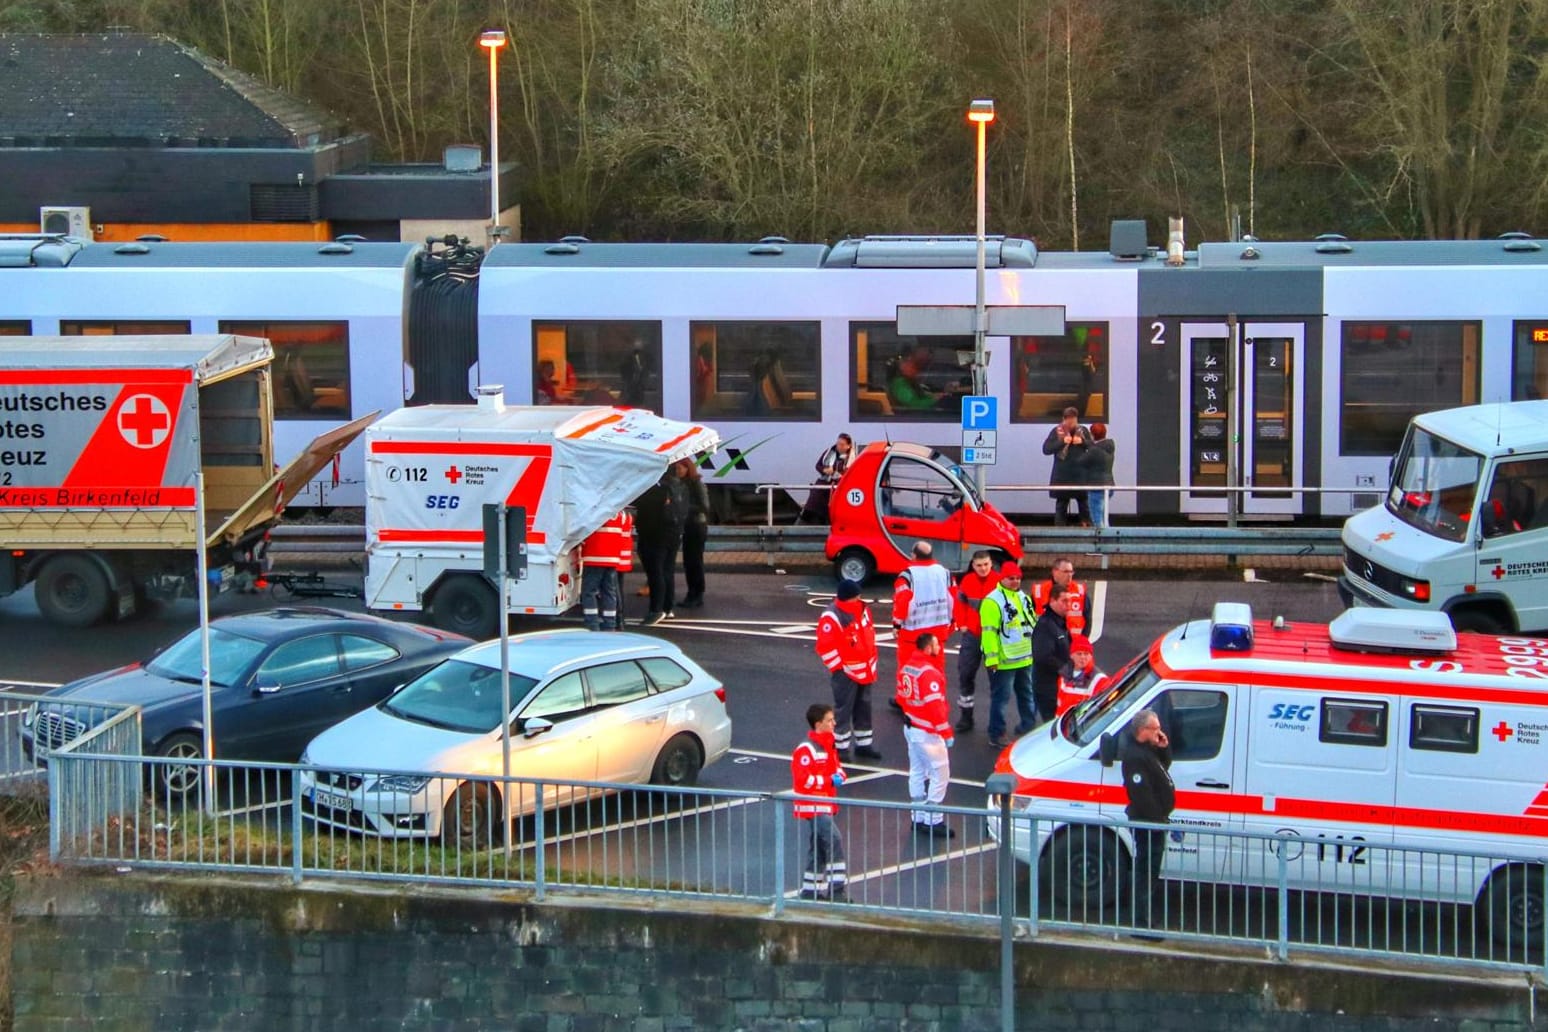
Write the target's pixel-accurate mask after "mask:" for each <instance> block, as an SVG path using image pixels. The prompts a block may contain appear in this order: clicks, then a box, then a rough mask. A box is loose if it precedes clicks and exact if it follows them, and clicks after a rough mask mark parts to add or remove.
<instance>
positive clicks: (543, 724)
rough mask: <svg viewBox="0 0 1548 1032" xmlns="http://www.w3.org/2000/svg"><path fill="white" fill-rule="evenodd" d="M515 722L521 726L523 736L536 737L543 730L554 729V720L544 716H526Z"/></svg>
mask: <svg viewBox="0 0 1548 1032" xmlns="http://www.w3.org/2000/svg"><path fill="white" fill-rule="evenodd" d="M517 723H518V724H519V725H520V726H521V734H522V737H523V738H536V737H537V736H538V735H540V734H542V733H543V732H545V731H552V730H553V729H554V722H553V721H552V720H549V719H547V718H546V717H527V718H525V719H522V720H518V721H517Z"/></svg>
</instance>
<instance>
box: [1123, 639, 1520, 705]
mask: <svg viewBox="0 0 1548 1032" xmlns="http://www.w3.org/2000/svg"><path fill="white" fill-rule="evenodd" d="M1150 665H1151V667H1152V668H1154V669H1155V671H1156V673H1158V674H1160V675H1161V676H1162V677H1164V678H1166V679H1168V680H1178V681H1194V682H1204V683H1207V684H1237V685H1239V684H1252V685H1257V686H1260V687H1263V688H1290V689H1294V690H1297V691H1305V692H1324V693H1326V692H1334V693H1335V694H1343V695H1388V696H1392V695H1398V696H1402V697H1403V698H1406V699H1446V700H1455V701H1458V702H1498V703H1504V704H1507V705H1511V706H1532V707H1534V708H1537V709H1542V708H1544V707H1548V693H1544V691H1543V689H1541V688H1480V687H1476V686H1473V685H1462V684H1455V683H1453V684H1422V683H1419V682H1416V681H1403V680H1398V679H1396V678H1394V679H1392V680H1386V681H1368V680H1362V679H1361V678H1359V677H1356V676H1353V675H1354V674H1355V672H1356V671H1357V670H1358V668H1357V667H1341V668H1339V669H1337V670H1335V669H1332V668H1328V667H1317V666H1311V665H1308V666H1307V668H1306V670H1305V672H1302V673H1295V674H1289V673H1272V672H1268V671H1262V670H1251V671H1249V670H1243V669H1240V668H1236V669H1229V670H1213V669H1209V668H1205V669H1181V668H1177V667H1173V666H1170V665H1169V664H1168V663H1167V662H1166V661H1165V660H1163V659H1162V658H1161V650H1160V648H1159V647H1158V648H1154V649H1152V650H1151V653H1150ZM1475 676H1485V677H1496V678H1497V677H1499V676H1500V675H1498V674H1481V675H1475Z"/></svg>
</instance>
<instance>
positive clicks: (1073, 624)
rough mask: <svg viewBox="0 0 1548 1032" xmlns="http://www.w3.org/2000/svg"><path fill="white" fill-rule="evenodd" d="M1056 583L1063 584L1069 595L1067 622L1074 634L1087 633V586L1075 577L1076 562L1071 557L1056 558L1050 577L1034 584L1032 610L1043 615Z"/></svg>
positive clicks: (1066, 603) (1066, 612)
mask: <svg viewBox="0 0 1548 1032" xmlns="http://www.w3.org/2000/svg"><path fill="white" fill-rule="evenodd" d="M1055 584H1062V585H1064V588H1065V593H1066V595H1068V597H1067V598H1066V599H1065V603H1064V604H1065V606H1066V609H1065V614H1066V615H1065V622H1066V623H1067V624H1069V627H1070V631H1071V632H1072V633H1074V634H1085V633H1086V586H1085V585H1084V584H1082V583H1081V582H1080V581H1078V580H1076V579H1075V564H1074V563H1073V562H1071V561H1070V560H1069V559H1065V558H1060V559H1055V560H1054V564H1053V567H1052V568H1051V569H1050V570H1049V578H1048V580H1045V581H1038V582H1037V583H1036V584H1034V585H1032V612H1033V613H1034V614H1035V615H1037V616H1042V615H1043V610H1044V609H1046V608H1047V607H1048V599H1049V597H1050V595H1051V594H1052V592H1053V587H1054V585H1055Z"/></svg>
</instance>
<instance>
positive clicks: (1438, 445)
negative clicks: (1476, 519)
mask: <svg viewBox="0 0 1548 1032" xmlns="http://www.w3.org/2000/svg"><path fill="white" fill-rule="evenodd" d="M1482 472H1483V457H1482V456H1480V455H1477V454H1475V453H1473V452H1470V451H1467V450H1465V449H1463V448H1459V447H1457V446H1456V445H1454V444H1452V443H1451V442H1450V441H1447V440H1443V439H1442V438H1439V437H1436V436H1435V435H1433V434H1431V433H1428V432H1427V431H1425V430H1421V429H1420V428H1419V427H1417V426H1415V427H1413V428H1412V429H1410V430H1409V433H1408V436H1407V437H1406V438H1405V439H1404V441H1403V450H1402V452H1401V453H1400V454H1399V455H1398V457H1397V465H1396V467H1395V469H1394V472H1393V476H1392V487H1391V489H1390V490H1389V491H1388V492H1387V511H1388V512H1390V513H1392V515H1394V516H1396V517H1397V518H1398V519H1400V520H1402V521H1403V522H1404V523H1408V524H1411V525H1412V526H1414V527H1417V528H1419V529H1420V530H1422V531H1425V532H1426V533H1429V534H1434V535H1435V536H1436V537H1442V538H1445V539H1446V540H1447V541H1461V540H1463V539H1464V538H1465V537H1466V536H1467V526H1468V521H1469V520H1470V519H1471V518H1472V514H1473V496H1474V495H1476V494H1477V493H1478V478H1479V476H1480V475H1482Z"/></svg>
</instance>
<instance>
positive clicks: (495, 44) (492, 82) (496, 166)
mask: <svg viewBox="0 0 1548 1032" xmlns="http://www.w3.org/2000/svg"><path fill="white" fill-rule="evenodd" d="M478 45H479V46H481V47H483V48H485V49H486V50H488V51H489V234H490V237H491V238H498V237H499V235H500V90H499V84H500V64H499V58H500V50H501V48H503V47H504V46H505V30H504V29H487V30H485V31H484V32H483V33H482V34H480V35H479V37H478ZM979 149H980V151H982V149H983V148H982V146H980V148H979Z"/></svg>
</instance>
